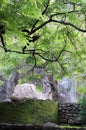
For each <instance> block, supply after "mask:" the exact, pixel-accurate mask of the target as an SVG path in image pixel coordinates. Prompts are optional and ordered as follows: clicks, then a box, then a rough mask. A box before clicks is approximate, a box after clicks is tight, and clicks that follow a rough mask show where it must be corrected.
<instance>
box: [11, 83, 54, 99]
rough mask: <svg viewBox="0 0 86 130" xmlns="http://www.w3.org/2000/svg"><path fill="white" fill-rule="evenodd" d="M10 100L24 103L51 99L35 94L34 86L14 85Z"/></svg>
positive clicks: (38, 93)
mask: <svg viewBox="0 0 86 130" xmlns="http://www.w3.org/2000/svg"><path fill="white" fill-rule="evenodd" d="M11 99H12V100H14V101H24V100H28V99H39V100H47V99H51V97H49V96H48V95H47V94H44V93H42V92H37V90H36V86H35V85H34V84H28V83H25V84H20V85H16V87H15V89H14V92H13V94H12V96H11ZM51 100H52V99H51Z"/></svg>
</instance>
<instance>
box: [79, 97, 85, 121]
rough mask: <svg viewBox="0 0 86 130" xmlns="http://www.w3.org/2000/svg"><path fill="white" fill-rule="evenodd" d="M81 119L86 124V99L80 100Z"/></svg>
mask: <svg viewBox="0 0 86 130" xmlns="http://www.w3.org/2000/svg"><path fill="white" fill-rule="evenodd" d="M80 117H81V120H82V121H83V123H86V97H84V98H82V99H81V100H80Z"/></svg>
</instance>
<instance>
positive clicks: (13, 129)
mask: <svg viewBox="0 0 86 130" xmlns="http://www.w3.org/2000/svg"><path fill="white" fill-rule="evenodd" d="M0 130H86V128H83V127H81V128H78V127H77V128H73V126H72V127H71V126H70V128H66V127H64V128H62V127H61V126H59V125H56V124H54V123H46V124H44V125H31V124H25V125H24V124H22V125H21V124H8V123H0Z"/></svg>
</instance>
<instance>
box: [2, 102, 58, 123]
mask: <svg viewBox="0 0 86 130" xmlns="http://www.w3.org/2000/svg"><path fill="white" fill-rule="evenodd" d="M46 122H54V123H58V103H57V102H53V101H49V100H47V101H42V100H28V101H25V102H23V103H19V102H16V103H15V102H11V103H0V123H14V124H15V123H17V124H37V125H39V124H44V123H46Z"/></svg>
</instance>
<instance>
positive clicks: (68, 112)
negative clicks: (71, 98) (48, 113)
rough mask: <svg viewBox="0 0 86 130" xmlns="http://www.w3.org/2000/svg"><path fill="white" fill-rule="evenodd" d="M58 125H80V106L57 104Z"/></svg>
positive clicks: (75, 104)
mask: <svg viewBox="0 0 86 130" xmlns="http://www.w3.org/2000/svg"><path fill="white" fill-rule="evenodd" d="M58 113H59V124H70V125H81V124H82V123H83V122H82V121H81V120H80V115H79V113H80V105H79V104H77V103H65V104H59V112H58Z"/></svg>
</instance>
